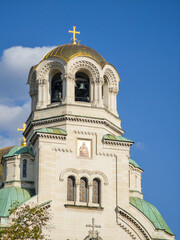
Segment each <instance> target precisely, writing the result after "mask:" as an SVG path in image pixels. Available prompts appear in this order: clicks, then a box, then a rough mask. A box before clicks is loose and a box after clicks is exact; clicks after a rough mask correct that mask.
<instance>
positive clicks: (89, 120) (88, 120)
mask: <svg viewBox="0 0 180 240" xmlns="http://www.w3.org/2000/svg"><path fill="white" fill-rule="evenodd" d="M63 121H72V122H85V123H92V124H94V123H95V124H103V125H106V126H107V127H110V128H111V129H113V130H115V131H118V132H119V133H123V130H120V129H119V128H118V127H116V126H115V125H113V124H111V123H110V122H108V121H107V120H101V119H93V118H88V117H87V118H86V117H76V116H73V117H71V116H62V117H55V118H51V119H43V120H38V121H34V122H32V125H31V127H32V126H39V125H44V124H45V125H46V124H51V123H54V122H63ZM27 128H28V127H27ZM27 130H28V129H27ZM29 130H30V129H29ZM27 132H28V131H27Z"/></svg>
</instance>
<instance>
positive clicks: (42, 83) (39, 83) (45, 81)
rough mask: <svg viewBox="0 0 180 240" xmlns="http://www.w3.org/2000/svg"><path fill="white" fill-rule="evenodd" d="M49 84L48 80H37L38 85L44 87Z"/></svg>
mask: <svg viewBox="0 0 180 240" xmlns="http://www.w3.org/2000/svg"><path fill="white" fill-rule="evenodd" d="M46 83H47V80H46V79H38V80H37V84H38V85H44V84H46Z"/></svg>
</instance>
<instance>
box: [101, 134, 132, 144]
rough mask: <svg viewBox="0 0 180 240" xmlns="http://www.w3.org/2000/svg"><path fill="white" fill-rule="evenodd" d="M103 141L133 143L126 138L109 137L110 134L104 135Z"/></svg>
mask: <svg viewBox="0 0 180 240" xmlns="http://www.w3.org/2000/svg"><path fill="white" fill-rule="evenodd" d="M103 139H104V140H111V141H120V142H132V143H133V141H131V140H129V139H127V138H124V137H122V136H114V135H111V134H106V135H104V136H103Z"/></svg>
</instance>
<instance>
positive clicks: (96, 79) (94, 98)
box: [91, 77, 98, 107]
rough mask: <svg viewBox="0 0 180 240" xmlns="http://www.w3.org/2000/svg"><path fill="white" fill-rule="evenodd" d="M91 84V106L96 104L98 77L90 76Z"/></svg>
mask: <svg viewBox="0 0 180 240" xmlns="http://www.w3.org/2000/svg"><path fill="white" fill-rule="evenodd" d="M91 84H92V85H93V101H92V103H93V106H95V107H96V106H97V105H98V78H96V77H93V78H91Z"/></svg>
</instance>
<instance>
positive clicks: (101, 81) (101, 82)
mask: <svg viewBox="0 0 180 240" xmlns="http://www.w3.org/2000/svg"><path fill="white" fill-rule="evenodd" d="M103 84H104V79H103V78H102V77H101V78H100V79H99V83H98V105H99V106H100V107H103V105H104V104H103V98H102V86H103Z"/></svg>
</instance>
